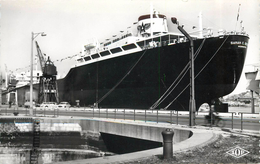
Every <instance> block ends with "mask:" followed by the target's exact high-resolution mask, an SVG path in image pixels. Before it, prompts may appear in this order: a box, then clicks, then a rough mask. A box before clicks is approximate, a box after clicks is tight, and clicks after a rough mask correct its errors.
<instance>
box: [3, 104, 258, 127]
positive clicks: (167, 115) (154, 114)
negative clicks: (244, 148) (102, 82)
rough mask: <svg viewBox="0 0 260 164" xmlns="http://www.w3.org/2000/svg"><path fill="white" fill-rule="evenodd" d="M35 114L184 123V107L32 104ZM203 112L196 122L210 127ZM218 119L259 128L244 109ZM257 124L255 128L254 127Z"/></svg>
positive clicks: (14, 111) (15, 111) (18, 111)
mask: <svg viewBox="0 0 260 164" xmlns="http://www.w3.org/2000/svg"><path fill="white" fill-rule="evenodd" d="M29 113H30V112H29V109H28V108H17V107H13V108H1V112H0V115H2V116H5V115H9V116H10V115H14V116H15V115H18V116H20V115H25V116H29ZM33 113H34V116H35V117H40V116H41V117H59V116H60V115H65V116H66V115H69V116H80V117H92V118H106V119H108V118H109V119H115V120H116V119H121V120H133V121H143V122H145V123H146V122H154V123H159V122H164V123H170V124H176V125H188V124H189V116H188V113H189V112H188V111H169V110H139V109H109V108H106V109H104V108H67V109H66V108H62V109H59V108H51V109H48V108H39V107H38V108H34V111H33ZM205 115H208V113H206V112H199V113H198V112H197V113H196V125H197V126H208V127H213V126H215V125H213V123H212V121H211V122H210V124H208V123H205V118H204V117H205ZM219 116H220V117H221V119H223V120H224V121H225V128H230V129H240V130H244V129H247V130H252V129H253V130H259V115H258V114H252V113H246V112H239V113H237V112H229V113H219ZM257 128H258V129H257Z"/></svg>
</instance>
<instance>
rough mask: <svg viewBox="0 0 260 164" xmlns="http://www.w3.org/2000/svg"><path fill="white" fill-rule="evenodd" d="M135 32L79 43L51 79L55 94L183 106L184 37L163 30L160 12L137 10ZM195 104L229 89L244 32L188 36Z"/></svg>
mask: <svg viewBox="0 0 260 164" xmlns="http://www.w3.org/2000/svg"><path fill="white" fill-rule="evenodd" d="M135 27H136V30H137V32H136V33H135V34H133V33H125V34H124V33H121V35H119V36H118V37H117V36H114V38H113V39H111V40H108V41H105V42H103V43H99V42H98V41H97V40H95V39H93V40H92V42H89V43H87V44H86V45H84V50H82V53H81V55H80V56H78V58H77V59H76V61H77V64H76V65H74V66H73V67H72V68H71V69H70V71H69V72H68V74H67V75H66V76H65V77H64V78H62V79H59V80H58V81H57V84H58V92H59V100H60V101H67V102H69V103H70V104H71V105H76V104H77V103H78V104H79V105H80V106H96V107H97V106H98V107H100V108H131V109H151V108H152V109H161V108H163V109H168V110H189V98H190V88H189V86H190V73H189V69H190V59H189V46H190V41H189V40H188V39H187V38H186V37H185V36H184V35H183V34H180V33H174V32H170V31H169V30H168V25H167V18H166V16H165V15H163V14H158V13H156V12H155V13H153V14H147V15H142V16H140V17H139V18H138V22H137V23H135ZM191 37H192V40H193V42H194V77H195V81H194V82H195V95H196V97H195V100H196V107H197V109H198V107H199V106H200V105H201V104H203V103H209V104H210V103H211V101H212V100H213V99H216V98H219V97H222V96H224V95H227V94H229V93H231V92H232V91H233V90H234V89H235V88H236V86H237V84H238V81H239V79H240V76H241V73H242V69H243V65H244V62H245V57H246V52H247V45H248V40H249V37H248V35H247V34H246V33H245V32H243V31H242V32H225V31H221V32H220V33H218V35H217V36H213V34H212V32H211V31H210V30H208V31H207V33H206V34H205V35H201V36H191Z"/></svg>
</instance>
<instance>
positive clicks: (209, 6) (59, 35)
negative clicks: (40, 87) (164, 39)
mask: <svg viewBox="0 0 260 164" xmlns="http://www.w3.org/2000/svg"><path fill="white" fill-rule="evenodd" d="M151 2H152V4H153V7H154V9H156V10H157V11H159V13H160V14H164V15H166V16H167V19H168V20H167V21H168V26H169V30H170V31H173V32H179V31H178V30H177V28H176V25H173V24H172V23H171V21H170V18H171V17H176V18H177V19H178V21H179V22H180V24H183V25H184V29H185V30H186V31H188V32H192V27H193V26H198V22H199V20H198V15H199V13H200V12H202V15H203V27H206V28H208V27H210V28H213V30H214V34H216V33H217V30H219V29H225V30H226V31H234V30H236V31H240V22H241V21H243V24H242V25H243V27H244V29H245V31H246V32H247V33H248V34H249V37H250V40H249V44H248V51H247V57H246V63H245V67H244V72H247V71H254V70H255V69H256V68H255V67H254V66H252V65H257V64H258V65H259V63H260V54H259V52H260V51H259V50H260V48H259V45H260V44H259V43H260V38H259V25H260V24H259V11H260V10H259V9H260V6H259V5H260V4H259V1H258V0H229V1H227V0H95V1H93V0H0V70H1V71H2V72H3V75H4V74H5V73H4V70H5V66H6V67H7V70H10V71H13V72H21V71H29V69H30V68H29V66H30V57H31V37H32V32H34V33H39V32H44V33H46V34H47V36H45V37H42V36H40V35H39V36H37V37H36V38H35V41H37V42H38V44H39V46H40V48H41V51H42V52H43V53H45V54H46V55H47V56H50V58H51V60H52V61H54V64H55V65H56V66H57V69H58V74H60V75H61V76H64V75H66V73H67V72H68V71H69V69H70V67H71V66H72V65H73V63H74V61H75V60H74V59H72V58H68V57H69V56H74V55H76V54H79V52H80V51H81V50H82V46H83V45H84V44H86V43H88V41H89V39H92V38H96V39H97V40H99V41H100V42H103V41H104V40H105V39H108V38H112V36H113V35H115V34H119V31H126V30H127V27H129V26H132V25H133V23H134V22H137V20H138V17H139V16H140V15H144V14H149V12H150V4H151ZM239 4H240V8H239ZM238 10H239V12H238ZM238 13H239V21H238V22H237V15H238ZM33 48H34V50H33V52H34V53H33V54H34V55H36V54H37V51H36V49H35V45H34V46H33ZM246 84H247V81H246V79H245V76H244V74H242V77H241V79H240V82H239V84H238V86H237V88H236V90H235V93H236V92H241V91H244V90H246Z"/></svg>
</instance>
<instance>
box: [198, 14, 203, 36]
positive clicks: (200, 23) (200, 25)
mask: <svg viewBox="0 0 260 164" xmlns="http://www.w3.org/2000/svg"><path fill="white" fill-rule="evenodd" d="M199 38H203V27H202V12H200V13H199Z"/></svg>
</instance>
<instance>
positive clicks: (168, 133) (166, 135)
mask: <svg viewBox="0 0 260 164" xmlns="http://www.w3.org/2000/svg"><path fill="white" fill-rule="evenodd" d="M173 135H174V132H173V131H172V129H169V128H167V129H165V130H164V131H162V136H163V159H170V158H173V143H172V138H173Z"/></svg>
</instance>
